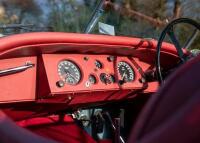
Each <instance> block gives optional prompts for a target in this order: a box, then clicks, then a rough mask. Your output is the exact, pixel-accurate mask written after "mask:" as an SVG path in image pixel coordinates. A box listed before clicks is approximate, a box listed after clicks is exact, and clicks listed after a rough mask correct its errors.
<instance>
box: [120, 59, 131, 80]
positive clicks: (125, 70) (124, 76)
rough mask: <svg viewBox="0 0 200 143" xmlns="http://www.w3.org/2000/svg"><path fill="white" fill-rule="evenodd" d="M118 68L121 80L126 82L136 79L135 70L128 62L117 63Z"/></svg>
mask: <svg viewBox="0 0 200 143" xmlns="http://www.w3.org/2000/svg"><path fill="white" fill-rule="evenodd" d="M117 70H118V72H119V74H120V78H121V80H123V81H124V82H132V81H133V80H134V79H135V73H134V70H133V68H132V67H131V65H130V64H128V63H127V62H123V61H121V62H119V63H118V64H117Z"/></svg>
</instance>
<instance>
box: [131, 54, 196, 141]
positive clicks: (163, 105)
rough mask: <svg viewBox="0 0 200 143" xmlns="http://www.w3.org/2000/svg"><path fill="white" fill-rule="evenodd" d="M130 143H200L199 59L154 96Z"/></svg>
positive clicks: (180, 70)
mask: <svg viewBox="0 0 200 143" xmlns="http://www.w3.org/2000/svg"><path fill="white" fill-rule="evenodd" d="M129 142H130V143H197V142H198V143H199V142H200V56H198V57H196V58H195V59H193V60H191V61H189V62H187V63H186V64H185V65H183V66H182V67H180V69H178V70H177V71H176V72H175V73H174V74H173V75H172V76H171V77H170V78H169V79H168V80H167V81H166V82H165V84H163V86H162V87H161V88H160V89H159V91H158V92H157V93H156V94H155V95H153V96H152V98H151V99H150V100H149V101H148V103H147V105H146V106H145V107H144V109H143V111H142V113H141V114H140V116H139V118H138V120H137V122H136V124H135V126H134V129H133V132H132V133H131V136H130V138H129Z"/></svg>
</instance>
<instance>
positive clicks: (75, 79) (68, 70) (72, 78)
mask: <svg viewBox="0 0 200 143" xmlns="http://www.w3.org/2000/svg"><path fill="white" fill-rule="evenodd" d="M58 74H59V76H60V78H61V79H62V80H63V81H64V82H65V83H67V84H69V85H76V84H78V83H79V82H80V80H81V72H80V69H79V67H78V66H77V65H76V64H75V63H74V62H72V61H69V60H63V61H61V62H60V63H59V64H58Z"/></svg>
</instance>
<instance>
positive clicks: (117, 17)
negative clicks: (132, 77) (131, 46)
mask: <svg viewBox="0 0 200 143" xmlns="http://www.w3.org/2000/svg"><path fill="white" fill-rule="evenodd" d="M100 1H101V0H0V24H1V29H0V30H1V33H6V34H7V35H8V34H14V33H22V32H30V31H55V32H57V31H59V32H75V33H84V30H85V28H86V27H87V24H88V22H89V20H90V19H91V16H92V14H93V11H94V9H95V7H96V6H97V4H98V3H99V2H100ZM103 10H104V13H103V14H102V16H101V17H100V19H99V21H100V22H103V23H106V24H109V25H112V26H114V27H115V34H116V35H126V36H134V37H142V38H155V39H157V38H158V37H159V35H160V32H161V30H162V29H163V28H164V26H165V25H166V24H167V22H168V21H171V20H172V19H176V18H179V17H189V18H192V19H194V20H197V21H199V20H200V2H199V0H153V1H152V0H106V4H105V5H104V7H103ZM4 24H21V26H25V27H23V28H19V27H18V28H15V29H9V28H8V29H5V28H4V29H3V26H4V27H5V25H4ZM11 26H13V25H11ZM14 26H16V25H14ZM18 26H19V25H18ZM187 30H188V29H187V28H185V27H184V26H183V27H181V28H179V30H178V34H179V35H180V34H182V32H183V31H187ZM91 33H99V30H98V24H97V25H96V26H95V28H94V29H93V30H92V32H91ZM184 38H185V37H184V35H182V36H181V38H180V40H181V39H182V40H184ZM197 39H199V38H197Z"/></svg>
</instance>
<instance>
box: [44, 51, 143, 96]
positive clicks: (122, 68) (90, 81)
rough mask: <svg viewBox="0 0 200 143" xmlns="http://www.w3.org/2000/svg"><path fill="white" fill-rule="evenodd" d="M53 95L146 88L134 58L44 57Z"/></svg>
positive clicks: (55, 55)
mask: <svg viewBox="0 0 200 143" xmlns="http://www.w3.org/2000/svg"><path fill="white" fill-rule="evenodd" d="M42 59H43V63H44V68H45V70H46V75H47V80H48V84H49V88H50V92H51V94H61V93H62V94H63V93H80V92H94V91H112V90H113V91H114V90H121V89H127V90H135V89H141V88H143V86H144V84H143V83H142V82H141V78H142V76H141V73H140V72H139V69H138V67H137V65H135V64H136V62H135V59H134V58H128V57H123V56H112V55H82V54H44V55H42Z"/></svg>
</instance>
